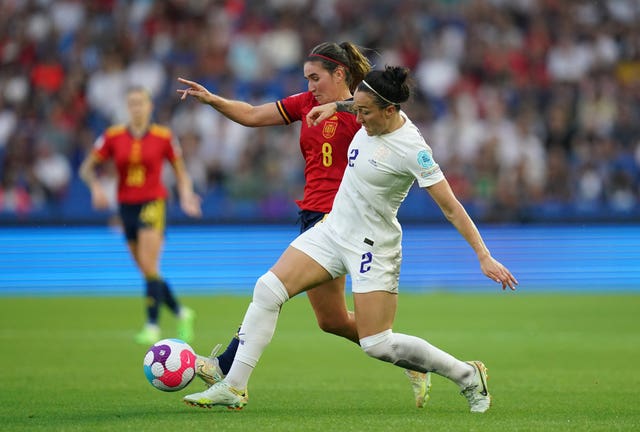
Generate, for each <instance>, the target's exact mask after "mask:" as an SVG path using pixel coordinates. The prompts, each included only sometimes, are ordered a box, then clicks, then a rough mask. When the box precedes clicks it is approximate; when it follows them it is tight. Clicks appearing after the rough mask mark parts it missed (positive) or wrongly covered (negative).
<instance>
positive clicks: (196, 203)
mask: <svg viewBox="0 0 640 432" xmlns="http://www.w3.org/2000/svg"><path fill="white" fill-rule="evenodd" d="M201 204H202V199H201V198H200V196H198V195H197V194H195V193H191V194H186V195H184V196H181V197H180V208H182V211H183V212H184V213H185V214H186V215H187V216H191V217H194V218H200V217H202V207H201Z"/></svg>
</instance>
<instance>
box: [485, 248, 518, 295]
mask: <svg viewBox="0 0 640 432" xmlns="http://www.w3.org/2000/svg"><path fill="white" fill-rule="evenodd" d="M480 268H481V269H482V273H484V275H485V276H486V277H488V278H489V279H491V280H494V281H496V282H498V283H500V284H502V289H503V290H504V289H506V288H507V287H509V288H510V289H511V290H512V291H513V290H515V289H516V285H518V281H517V279H516V278H515V277H514V276H513V275H512V274H511V272H510V271H509V269H508V268H506V267H505V266H504V265H502V264H501V263H500V262H499V261H498V260H496V259H495V258H493V257H492V256H487V257H486V258H485V259H482V260H481V261H480Z"/></svg>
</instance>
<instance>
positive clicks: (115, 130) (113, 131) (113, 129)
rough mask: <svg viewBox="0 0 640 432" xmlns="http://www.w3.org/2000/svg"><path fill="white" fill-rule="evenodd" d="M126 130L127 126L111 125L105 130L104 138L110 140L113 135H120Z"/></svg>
mask: <svg viewBox="0 0 640 432" xmlns="http://www.w3.org/2000/svg"><path fill="white" fill-rule="evenodd" d="M126 130H127V125H125V124H119V125H113V126H110V127H109V128H107V130H106V131H105V132H104V136H105V137H108V138H111V137H112V136H114V135H120V134H121V133H123V132H125V131H126Z"/></svg>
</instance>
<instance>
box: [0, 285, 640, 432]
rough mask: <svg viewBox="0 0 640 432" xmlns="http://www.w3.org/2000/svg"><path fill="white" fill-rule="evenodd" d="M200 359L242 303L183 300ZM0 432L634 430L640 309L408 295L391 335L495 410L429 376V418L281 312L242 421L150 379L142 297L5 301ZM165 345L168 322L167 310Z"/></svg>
mask: <svg viewBox="0 0 640 432" xmlns="http://www.w3.org/2000/svg"><path fill="white" fill-rule="evenodd" d="M183 301H184V302H185V303H186V304H188V305H190V306H191V307H193V308H194V309H195V310H196V312H197V313H198V321H197V331H198V333H197V337H196V340H195V341H194V342H193V343H192V345H193V347H194V348H195V350H196V351H197V352H198V353H202V354H205V353H208V351H209V350H210V349H211V347H212V346H213V345H214V344H215V343H218V342H220V343H225V344H226V343H227V342H228V340H229V339H230V337H231V336H232V334H233V333H234V331H235V329H236V328H237V326H238V324H239V323H240V320H241V319H242V316H243V314H244V311H245V308H246V306H247V304H248V301H249V298H248V297H233V296H229V297H227V296H225V297H215V296H212V297H189V298H184V299H183ZM0 305H1V311H2V313H1V314H0V344H1V345H0V346H1V347H2V348H1V351H0V353H1V354H0V430H2V431H30V432H32V431H184V432H187V431H242V432H262V431H278V432H280V431H367V432H371V431H394V432H401V431H491V432H496V431H498V432H499V431H510V432H513V431H607V432H610V431H633V430H640V372H639V365H640V363H639V361H640V296H638V295H633V294H625V295H622V294H620V295H618V294H615V295H614V294H611V295H592V294H585V295H568V294H526V293H524V292H523V291H519V292H516V293H492V294H450V293H433V294H401V296H400V303H399V310H398V316H397V319H396V326H395V331H398V332H404V333H409V334H415V335H420V336H422V337H424V338H425V339H427V340H428V341H430V342H431V343H432V344H434V345H436V346H439V347H441V348H442V349H444V350H446V351H448V352H450V353H452V354H453V355H455V356H456V357H458V358H461V359H465V360H474V359H480V360H483V361H484V362H485V363H486V365H487V367H488V368H489V376H490V379H489V386H490V389H491V392H492V395H493V398H494V402H493V405H492V408H491V409H490V410H489V411H488V412H487V413H485V414H471V413H469V412H468V408H467V403H466V400H465V399H464V398H463V397H462V396H460V395H459V393H458V389H457V388H456V386H455V385H454V384H453V383H451V382H449V381H448V380H446V379H444V378H441V377H437V376H436V377H434V379H433V388H432V393H431V400H430V402H429V405H428V407H427V408H426V409H424V410H419V409H417V408H415V407H414V405H413V396H412V393H411V390H410V387H409V384H408V382H407V381H406V378H405V377H404V375H403V374H402V371H401V369H399V368H397V367H395V366H392V365H390V364H386V363H382V362H380V361H376V360H374V359H370V358H368V357H367V356H366V355H365V354H364V353H362V352H361V351H360V349H359V348H358V347H357V346H356V345H354V344H352V343H350V342H347V341H346V340H343V339H339V338H337V337H335V336H331V335H327V334H324V333H322V332H321V331H320V330H318V329H317V327H316V324H315V320H314V318H313V315H312V312H311V309H310V306H309V304H308V302H307V300H306V299H305V298H304V296H299V297H297V298H294V299H292V300H291V301H290V302H289V303H287V304H286V305H285V306H284V309H283V312H282V314H281V316H280V321H279V323H278V329H277V331H276V334H275V336H274V339H273V342H272V343H271V345H270V346H269V347H268V348H267V350H266V352H265V354H264V355H263V357H262V359H261V361H260V363H259V365H258V368H257V369H256V371H255V372H254V374H253V377H252V380H251V383H250V387H249V391H250V401H249V404H248V405H247V407H246V408H245V409H244V410H243V411H239V412H236V411H228V410H226V409H223V408H218V409H216V408H214V409H211V410H207V409H198V408H193V407H189V406H186V405H185V404H183V403H182V401H181V397H182V396H183V395H184V394H187V393H190V392H195V391H200V390H201V389H202V388H203V386H202V384H201V382H200V381H199V380H197V379H196V380H194V381H193V382H192V383H191V384H190V385H189V386H188V387H187V388H186V389H184V390H182V391H180V392H176V393H164V392H161V391H159V390H156V389H154V388H153V387H151V386H150V385H149V384H148V383H147V381H146V379H145V377H144V374H143V372H142V359H143V356H144V353H145V351H146V347H141V346H137V345H135V344H134V343H133V342H132V337H133V334H134V332H135V331H136V330H138V329H139V327H140V326H141V320H142V318H143V313H142V300H141V299H139V298H128V297H116V298H75V297H74V298H26V297H25V298H0ZM161 319H162V325H163V328H164V329H165V332H164V334H163V336H173V335H174V334H173V332H172V331H171V330H172V329H173V327H174V324H175V323H174V321H173V318H171V317H170V316H169V314H168V313H167V312H166V310H165V311H163V315H162V318H161Z"/></svg>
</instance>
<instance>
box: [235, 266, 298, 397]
mask: <svg viewBox="0 0 640 432" xmlns="http://www.w3.org/2000/svg"><path fill="white" fill-rule="evenodd" d="M288 299H289V294H288V293H287V290H286V288H285V287H284V285H283V284H282V282H280V279H278V277H277V276H276V275H275V274H273V273H272V272H270V271H269V272H267V273H265V274H264V275H262V276H261V277H260V278H259V279H258V281H257V282H256V286H255V288H254V290H253V300H252V302H251V304H250V305H249V307H248V308H247V312H246V313H245V316H244V320H243V321H242V326H241V327H240V331H239V332H238V336H239V338H240V344H239V345H238V351H237V352H236V356H235V358H234V360H233V364H232V365H231V369H230V370H229V373H228V374H227V376H226V377H225V379H224V380H225V381H226V382H227V383H228V384H229V385H231V386H232V387H235V388H237V389H241V390H243V389H246V388H247V383H248V382H249V377H250V376H251V373H252V372H253V368H254V367H255V366H256V364H257V363H258V360H259V359H260V356H261V355H262V352H263V351H264V350H265V348H266V347H267V345H269V342H271V338H272V337H273V333H274V332H275V329H276V323H277V322H278V315H279V314H280V308H281V307H282V305H283V304H284V302H286V301H287V300H288Z"/></svg>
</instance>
